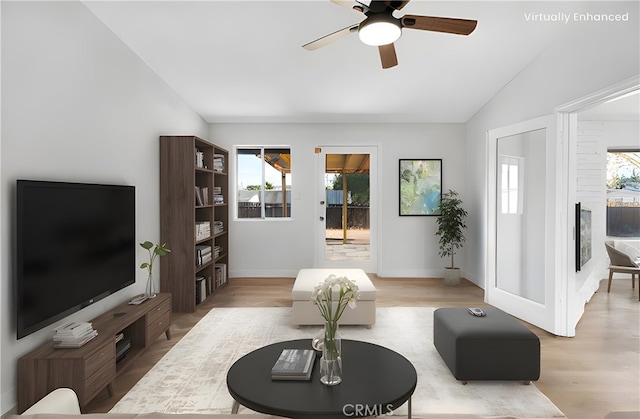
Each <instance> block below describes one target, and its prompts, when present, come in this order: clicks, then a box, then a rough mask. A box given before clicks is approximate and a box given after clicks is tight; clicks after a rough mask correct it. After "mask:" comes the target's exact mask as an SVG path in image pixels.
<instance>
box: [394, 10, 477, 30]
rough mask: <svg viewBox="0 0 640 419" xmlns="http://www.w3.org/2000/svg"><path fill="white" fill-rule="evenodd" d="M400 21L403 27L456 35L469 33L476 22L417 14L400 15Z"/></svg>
mask: <svg viewBox="0 0 640 419" xmlns="http://www.w3.org/2000/svg"><path fill="white" fill-rule="evenodd" d="M401 22H402V27H403V28H409V29H421V30H423V31H434V32H446V33H453V34H457V35H469V34H470V33H471V32H473V30H474V29H475V28H476V25H477V24H478V21H477V20H467V19H452V18H448V17H432V16H418V15H405V16H403V17H402V19H401Z"/></svg>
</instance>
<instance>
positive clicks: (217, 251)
mask: <svg viewBox="0 0 640 419" xmlns="http://www.w3.org/2000/svg"><path fill="white" fill-rule="evenodd" d="M221 254H222V246H218V245H216V246H214V247H213V257H214V258H215V259H218V258H219V257H220V255H221Z"/></svg>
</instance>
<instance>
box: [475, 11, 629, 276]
mask: <svg viewBox="0 0 640 419" xmlns="http://www.w3.org/2000/svg"><path fill="white" fill-rule="evenodd" d="M564 4H565V5H566V8H567V10H566V12H567V13H572V7H574V5H573V4H572V3H571V2H567V3H564ZM587 6H588V9H589V11H590V12H591V13H600V12H607V13H616V12H620V13H626V12H629V16H630V20H629V21H628V22H624V23H622V22H619V23H611V24H606V23H603V22H574V23H572V24H569V25H567V27H566V28H565V33H564V36H563V37H562V38H560V39H558V40H557V41H556V42H554V43H553V44H552V45H550V46H549V47H548V48H547V49H546V50H545V51H544V52H543V53H541V54H540V55H539V56H538V57H537V58H536V59H535V60H534V61H532V62H531V63H530V64H529V65H528V66H527V67H526V68H524V69H523V71H521V72H520V73H519V74H518V75H517V76H516V77H515V78H514V79H512V80H511V81H510V82H509V83H508V84H507V85H506V86H505V87H504V88H503V89H502V91H501V92H500V93H499V94H498V95H496V96H495V97H494V98H493V99H492V100H491V101H490V102H489V103H487V104H486V105H485V106H484V107H483V108H482V109H481V110H480V111H479V112H478V113H477V114H476V115H474V117H473V118H471V119H470V120H469V121H468V122H467V125H466V127H467V149H466V159H467V164H466V167H467V178H468V186H467V189H466V192H467V193H466V197H467V202H468V204H467V205H468V206H469V210H470V213H471V214H472V215H471V219H470V220H469V225H470V231H469V234H468V243H467V245H466V247H467V249H469V248H473V249H477V251H474V252H466V254H465V255H466V259H465V263H464V266H465V269H466V274H467V277H468V278H470V279H473V280H474V281H475V282H476V283H477V284H478V285H480V286H484V282H485V268H486V264H485V260H484V255H486V248H485V247H486V238H487V232H486V231H485V225H486V206H487V202H486V170H487V167H486V162H487V159H486V133H487V131H488V130H490V129H495V128H499V127H503V126H507V125H511V124H515V123H517V122H521V121H525V120H528V119H532V118H535V117H538V116H542V115H547V114H551V113H553V112H554V109H555V108H556V107H559V106H561V105H563V104H565V103H568V102H570V101H573V100H576V99H578V98H581V97H584V96H586V95H587V94H590V93H592V92H594V91H597V90H599V89H602V88H605V87H607V86H610V85H613V84H615V83H618V82H620V81H622V80H625V79H628V78H629V77H632V76H634V75H637V74H638V73H640V66H639V62H640V57H639V50H640V43H639V40H638V3H637V2H589V3H588V5H587ZM575 7H578V6H575ZM532 24H535V23H532ZM540 30H541V31H542V30H544V27H543V26H541V28H540Z"/></svg>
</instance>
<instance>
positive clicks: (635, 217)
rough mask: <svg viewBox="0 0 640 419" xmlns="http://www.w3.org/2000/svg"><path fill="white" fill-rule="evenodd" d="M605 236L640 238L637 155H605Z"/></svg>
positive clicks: (617, 152) (639, 163)
mask: <svg viewBox="0 0 640 419" xmlns="http://www.w3.org/2000/svg"><path fill="white" fill-rule="evenodd" d="M607 236H612V237H638V236H640V151H638V150H615V151H613V150H612V151H609V152H608V153H607Z"/></svg>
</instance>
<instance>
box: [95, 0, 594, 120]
mask: <svg viewBox="0 0 640 419" xmlns="http://www.w3.org/2000/svg"><path fill="white" fill-rule="evenodd" d="M363 1H364V2H367V3H368V0H363ZM589 3H590V2H568V3H557V2H520V1H510V2H504V1H493V2H482V1H425V0H412V1H411V2H410V3H409V4H408V5H407V6H406V7H404V9H402V10H401V11H397V12H395V16H396V17H399V16H403V15H405V14H418V15H428V16H442V17H454V18H465V19H475V20H477V21H478V25H477V28H476V30H475V31H474V32H473V33H472V34H471V35H469V36H460V35H451V34H446V33H436V32H427V31H420V30H413V29H406V28H405V29H403V34H402V36H401V38H400V39H399V40H398V41H397V42H396V44H395V46H396V51H397V56H398V61H399V65H398V66H396V67H393V68H390V69H385V70H383V69H382V68H381V65H380V58H379V56H378V51H377V48H376V47H370V46H367V45H364V44H362V43H361V42H360V40H359V39H358V36H357V34H351V35H348V36H347V37H345V38H342V39H340V40H338V41H336V42H334V43H332V44H330V45H327V46H325V47H323V48H320V49H318V50H316V51H306V50H304V49H303V48H302V45H303V44H305V43H307V42H310V41H312V40H314V39H317V38H319V37H321V36H324V35H326V34H329V33H331V32H333V31H336V30H338V29H342V28H344V27H346V26H349V25H351V24H354V23H358V22H360V21H362V20H363V19H364V16H363V15H362V14H361V13H358V12H356V11H353V10H351V9H349V8H346V7H342V6H339V5H337V4H335V3H333V2H331V1H329V0H306V1H291V0H290V1H271V0H261V1H238V0H234V1H231V0H227V1H222V0H209V1H193V2H184V1H139V2H129V1H105V2H101V1H86V2H85V5H86V7H88V8H89V9H90V10H91V11H92V12H93V13H94V14H95V15H96V16H97V18H98V19H100V20H101V21H102V22H104V24H105V25H106V26H107V27H108V28H110V29H111V31H113V33H114V34H115V35H116V36H118V37H119V38H120V39H121V40H122V41H123V42H124V43H125V44H127V45H128V46H129V47H130V48H131V49H132V50H133V51H134V52H135V54H137V55H138V56H139V57H140V58H141V59H142V60H143V61H144V62H145V63H146V64H147V65H149V67H150V68H151V69H153V71H155V72H156V73H157V74H158V76H159V77H161V78H162V79H163V80H164V81H165V82H166V83H167V84H168V85H169V86H170V87H171V88H172V89H173V90H174V91H175V92H177V94H178V95H179V96H180V97H182V98H183V100H184V101H185V102H186V103H188V104H189V105H190V106H191V107H192V108H193V109H194V110H195V111H196V112H197V113H199V114H200V115H201V116H202V117H203V118H204V119H205V120H206V121H208V122H210V123H215V122H363V123H368V122H454V123H455V122H466V121H468V120H469V119H470V118H471V117H472V116H473V115H474V114H475V113H476V112H478V110H479V109H481V108H482V106H484V105H485V104H486V103H487V102H488V101H489V100H490V99H491V98H492V97H494V96H495V95H496V94H497V93H498V92H499V91H500V90H501V89H502V88H503V87H504V86H505V85H506V84H507V83H508V82H509V81H510V80H511V79H512V78H513V77H515V76H516V75H517V74H518V73H519V72H520V71H521V70H522V69H523V68H525V67H526V66H527V65H528V64H529V63H531V62H532V60H534V59H535V57H536V56H538V55H539V54H540V53H541V52H542V51H543V50H544V49H545V48H546V47H547V46H548V45H549V44H550V43H551V42H553V40H554V39H555V38H556V37H557V36H558V35H559V34H560V33H561V32H562V31H563V30H568V25H564V24H562V23H559V22H555V23H554V22H542V21H539V20H535V16H541V15H542V14H544V15H548V16H551V15H553V14H554V13H555V14H557V13H560V12H565V13H567V12H572V11H581V10H583V9H584V8H588V7H592V6H590V5H589ZM601 3H602V2H601ZM592 4H593V3H592Z"/></svg>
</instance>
